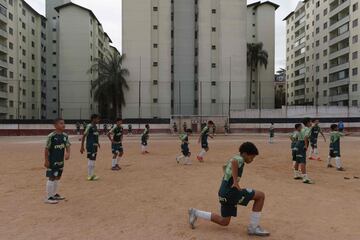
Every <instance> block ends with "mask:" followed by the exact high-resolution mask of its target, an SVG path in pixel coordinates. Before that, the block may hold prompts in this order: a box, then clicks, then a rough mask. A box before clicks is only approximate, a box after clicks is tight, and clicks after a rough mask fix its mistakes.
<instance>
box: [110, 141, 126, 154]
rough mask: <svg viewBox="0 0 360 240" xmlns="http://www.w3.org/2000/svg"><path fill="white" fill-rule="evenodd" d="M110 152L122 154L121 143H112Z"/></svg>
mask: <svg viewBox="0 0 360 240" xmlns="http://www.w3.org/2000/svg"><path fill="white" fill-rule="evenodd" d="M111 152H112V153H113V154H117V153H123V152H124V148H123V146H122V144H121V143H113V144H111Z"/></svg>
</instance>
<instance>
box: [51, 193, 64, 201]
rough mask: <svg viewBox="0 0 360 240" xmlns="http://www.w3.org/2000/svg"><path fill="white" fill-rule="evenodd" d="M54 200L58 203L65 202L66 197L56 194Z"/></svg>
mask: <svg viewBox="0 0 360 240" xmlns="http://www.w3.org/2000/svg"><path fill="white" fill-rule="evenodd" d="M53 198H54V199H55V200H57V201H61V200H65V197H62V196H60V195H59V194H55V195H54V196H53Z"/></svg>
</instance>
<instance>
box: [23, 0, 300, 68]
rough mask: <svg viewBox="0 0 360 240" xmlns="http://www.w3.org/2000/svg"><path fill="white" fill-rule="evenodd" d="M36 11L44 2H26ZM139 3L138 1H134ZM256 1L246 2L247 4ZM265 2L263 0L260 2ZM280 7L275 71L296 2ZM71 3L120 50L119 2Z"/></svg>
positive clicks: (280, 63) (282, 61) (282, 56)
mask: <svg viewBox="0 0 360 240" xmlns="http://www.w3.org/2000/svg"><path fill="white" fill-rule="evenodd" d="M26 1H27V2H28V3H29V4H30V5H31V6H33V7H34V8H35V9H36V10H37V11H39V12H40V13H42V14H45V0H26ZM134 1H139V0H134ZM257 1H258V0H248V3H253V2H257ZM262 1H265V0H262ZM272 1H273V2H275V3H277V4H279V5H280V8H279V9H278V10H277V11H276V33H275V34H276V63H275V67H276V69H278V68H280V67H284V68H285V50H286V48H285V46H286V35H285V33H286V30H285V23H284V22H283V21H282V20H283V19H284V17H285V16H287V15H288V14H289V13H290V12H291V11H293V10H294V9H295V7H296V5H297V3H298V0H272ZM72 2H74V3H76V4H79V5H81V6H84V7H86V8H89V9H91V10H92V11H93V12H94V13H95V15H96V16H97V17H98V19H99V20H100V22H101V23H102V25H103V27H104V30H105V31H106V32H107V33H108V34H109V36H110V38H111V39H112V40H113V45H114V46H115V47H117V48H118V49H119V50H120V49H121V0H101V1H99V0H72Z"/></svg>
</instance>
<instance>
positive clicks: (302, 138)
mask: <svg viewBox="0 0 360 240" xmlns="http://www.w3.org/2000/svg"><path fill="white" fill-rule="evenodd" d="M310 135H311V128H308V127H303V128H302V129H301V131H300V132H299V137H298V141H299V142H301V141H302V142H303V141H305V138H310Z"/></svg>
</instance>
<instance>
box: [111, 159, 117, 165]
mask: <svg viewBox="0 0 360 240" xmlns="http://www.w3.org/2000/svg"><path fill="white" fill-rule="evenodd" d="M115 165H116V159H113V160H112V162H111V166H112V167H115Z"/></svg>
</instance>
